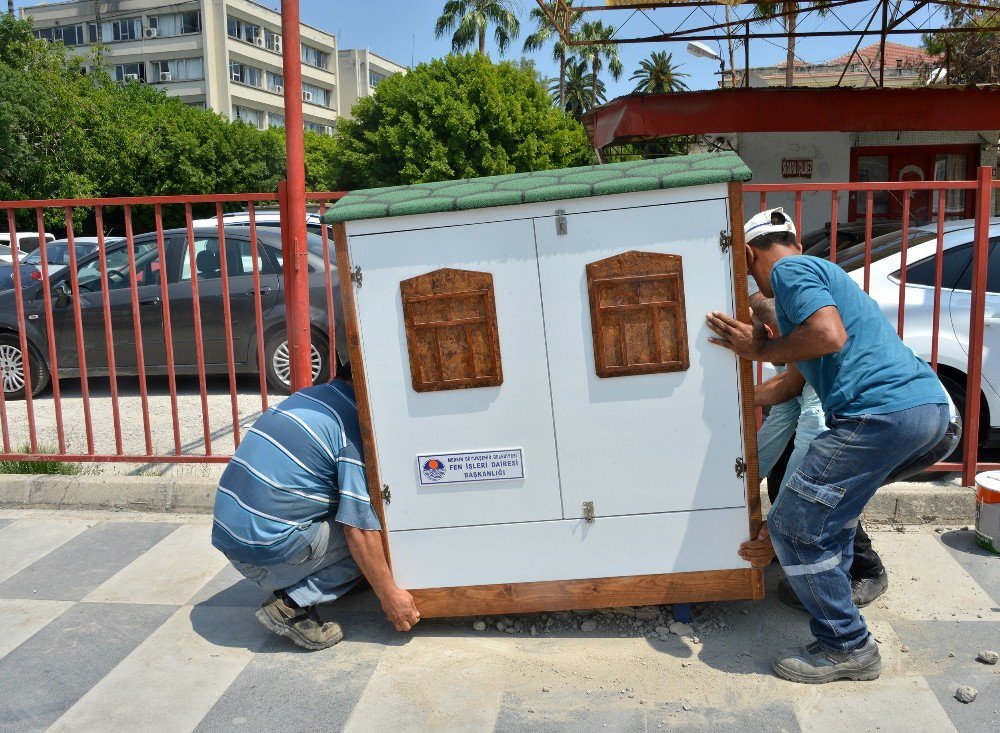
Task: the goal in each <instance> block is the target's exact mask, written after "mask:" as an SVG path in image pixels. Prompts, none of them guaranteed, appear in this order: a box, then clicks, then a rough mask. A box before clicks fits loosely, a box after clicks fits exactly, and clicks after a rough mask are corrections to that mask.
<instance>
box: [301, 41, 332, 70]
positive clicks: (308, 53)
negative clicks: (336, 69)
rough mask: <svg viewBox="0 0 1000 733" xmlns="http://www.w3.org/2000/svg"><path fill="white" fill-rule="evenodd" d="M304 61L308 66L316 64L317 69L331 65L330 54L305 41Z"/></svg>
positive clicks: (303, 48)
mask: <svg viewBox="0 0 1000 733" xmlns="http://www.w3.org/2000/svg"><path fill="white" fill-rule="evenodd" d="M302 63H304V64H306V65H308V66H315V67H316V68H317V69H326V68H328V67H329V65H330V54H328V53H325V52H324V51H320V50H319V49H318V48H313V47H312V46H307V45H306V44H304V43H303V44H302Z"/></svg>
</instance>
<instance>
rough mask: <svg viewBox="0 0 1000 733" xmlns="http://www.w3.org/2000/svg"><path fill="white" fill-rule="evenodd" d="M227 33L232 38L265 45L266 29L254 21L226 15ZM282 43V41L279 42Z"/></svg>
mask: <svg viewBox="0 0 1000 733" xmlns="http://www.w3.org/2000/svg"><path fill="white" fill-rule="evenodd" d="M226 33H227V34H228V35H229V37H230V38H235V39H236V40H237V41H243V42H244V43H252V44H254V45H257V46H264V44H265V38H264V29H263V28H261V27H260V26H259V25H256V24H254V23H249V22H247V21H245V20H240V19H239V18H234V17H233V16H231V15H229V16H226ZM278 43H279V44H280V41H279V42H278Z"/></svg>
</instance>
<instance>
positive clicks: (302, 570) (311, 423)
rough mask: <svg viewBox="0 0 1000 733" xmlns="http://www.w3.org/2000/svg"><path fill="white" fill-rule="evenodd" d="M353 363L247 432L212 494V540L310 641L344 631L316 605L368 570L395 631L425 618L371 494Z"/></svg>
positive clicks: (281, 625) (270, 611)
mask: <svg viewBox="0 0 1000 733" xmlns="http://www.w3.org/2000/svg"><path fill="white" fill-rule="evenodd" d="M350 369H351V367H350V364H348V365H346V366H344V367H342V368H341V370H340V371H339V372H338V374H337V379H336V380H334V381H332V382H330V383H328V384H320V385H316V386H314V387H308V388H306V389H303V390H300V391H299V392H296V393H295V394H293V395H292V396H291V397H289V398H288V399H286V400H284V401H283V402H281V403H280V404H278V405H276V406H274V407H272V408H271V409H269V410H268V411H267V412H265V413H264V414H263V415H262V416H261V417H260V418H259V419H258V420H257V422H255V423H254V425H253V427H251V428H250V430H249V431H248V432H247V435H246V437H245V438H244V439H243V441H242V442H241V443H240V446H239V448H238V449H237V450H236V453H235V454H234V455H233V458H232V460H231V461H230V463H229V465H228V466H227V467H226V470H225V472H224V473H223V474H222V478H221V479H220V480H219V488H218V490H217V492H216V495H215V510H214V523H213V526H212V544H213V545H214V546H215V547H217V548H218V549H219V550H221V551H222V553H223V554H224V555H225V556H226V557H227V558H229V560H230V562H232V564H233V566H234V567H235V568H236V569H237V570H239V571H240V572H241V573H242V574H243V575H244V576H246V577H247V578H248V579H250V580H251V581H252V582H254V583H256V584H257V585H259V586H260V587H261V588H263V589H264V590H268V591H271V596H270V598H268V599H267V601H265V602H264V605H263V606H261V607H260V609H259V610H258V611H257V619H258V620H259V621H260V622H261V623H262V624H263V625H264V626H266V627H267V628H268V629H270V630H271V631H273V632H274V633H276V634H280V635H281V636H286V637H288V638H289V639H291V640H292V641H293V642H295V643H296V644H298V645H299V646H301V647H304V648H306V649H313V650H315V649H326V648H327V647H330V646H333V645H334V644H336V643H337V642H339V641H340V640H341V639H342V638H343V636H344V634H343V631H342V630H341V628H340V625H339V624H337V623H336V622H335V621H324V620H323V619H321V618H320V616H319V614H318V613H317V611H316V607H317V606H318V605H320V604H323V603H329V602H330V601H334V600H336V599H338V598H340V597H341V596H343V595H344V594H345V593H347V592H348V591H349V590H351V589H352V588H353V587H354V586H356V585H357V584H358V582H359V581H361V580H362V579H363V578H364V579H366V580H367V581H368V583H369V584H370V585H371V587H372V590H373V591H375V595H377V596H378V598H379V600H380V601H381V603H382V610H383V611H385V615H386V617H387V618H388V619H389V621H390V622H391V623H392V624H393V625H394V626H395V627H396V630H397V631H409V630H410V628H411V627H412V626H413V625H414V624H416V623H417V621H419V619H420V613H419V612H418V611H417V608H416V606H415V605H414V602H413V596H411V595H410V594H409V593H408V592H407V591H405V590H404V589H402V588H400V587H399V586H397V585H396V583H395V581H394V580H393V577H392V571H391V570H390V569H389V565H388V563H387V562H386V559H385V553H384V552H383V549H382V535H381V531H380V530H381V525H380V524H379V520H378V517H377V516H376V515H375V512H374V510H373V509H372V505H371V501H370V500H369V498H368V485H367V482H366V479H365V464H364V459H363V456H362V453H361V430H360V427H359V426H358V408H357V404H356V403H355V401H354V387H353V384H352V382H351V372H350Z"/></svg>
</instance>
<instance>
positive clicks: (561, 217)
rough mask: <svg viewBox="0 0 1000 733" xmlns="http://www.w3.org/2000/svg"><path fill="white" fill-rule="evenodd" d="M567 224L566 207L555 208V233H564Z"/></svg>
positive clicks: (567, 229) (566, 230)
mask: <svg viewBox="0 0 1000 733" xmlns="http://www.w3.org/2000/svg"><path fill="white" fill-rule="evenodd" d="M568 231H569V226H568V225H567V223H566V209H556V234H566V232H568Z"/></svg>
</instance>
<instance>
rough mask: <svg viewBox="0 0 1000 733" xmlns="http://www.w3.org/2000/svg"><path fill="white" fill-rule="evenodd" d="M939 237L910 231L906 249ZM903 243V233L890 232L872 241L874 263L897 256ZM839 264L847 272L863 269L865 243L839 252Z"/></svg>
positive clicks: (928, 233)
mask: <svg viewBox="0 0 1000 733" xmlns="http://www.w3.org/2000/svg"><path fill="white" fill-rule="evenodd" d="M935 237H937V234H935V233H934V232H928V231H924V230H920V229H917V230H910V232H909V234H908V236H907V244H906V247H907V249H909V248H910V247H915V246H916V245H918V244H923V243H924V242H929V241H931V240H932V239H934V238H935ZM902 242H903V232H902V231H896V232H889V233H888V234H883V235H882V236H881V237H875V238H874V239H872V259H871V261H872V262H878V261H879V260H884V259H885V258H886V257H889V256H891V255H894V254H897V253H898V252H899V250H900V249H901V245H902ZM837 264H838V265H840V266H841V267H843V268H844V269H845V270H846V271H847V272H853V271H854V270H858V269H861V268H862V267H864V265H865V243H864V242H859V243H858V244H855V245H852V246H850V247H845V248H844V249H842V250H839V251H838V252H837Z"/></svg>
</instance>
